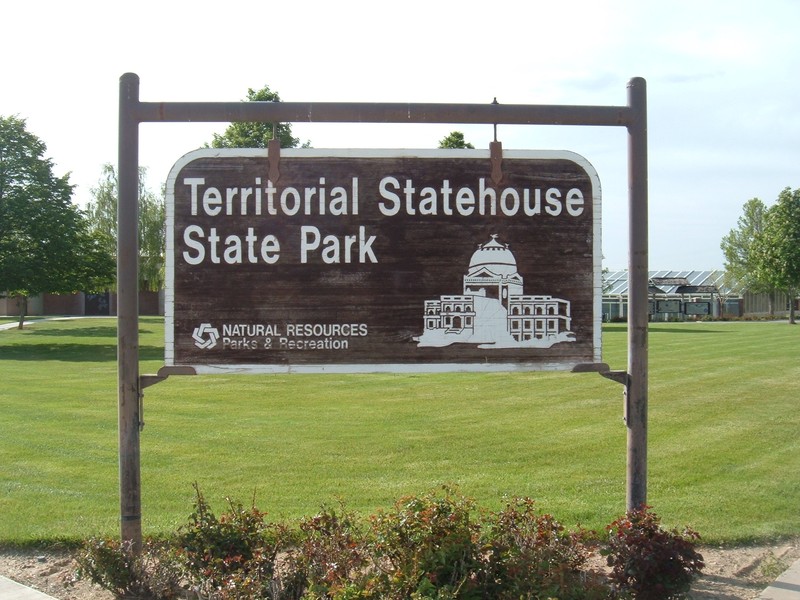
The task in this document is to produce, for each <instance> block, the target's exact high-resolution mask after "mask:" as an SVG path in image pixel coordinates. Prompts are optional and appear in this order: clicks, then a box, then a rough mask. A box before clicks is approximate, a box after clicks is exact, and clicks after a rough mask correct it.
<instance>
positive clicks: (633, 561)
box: [606, 506, 704, 600]
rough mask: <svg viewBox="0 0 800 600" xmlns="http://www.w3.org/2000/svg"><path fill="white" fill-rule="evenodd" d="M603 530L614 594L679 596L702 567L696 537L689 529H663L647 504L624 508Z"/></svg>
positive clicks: (647, 599) (660, 599)
mask: <svg viewBox="0 0 800 600" xmlns="http://www.w3.org/2000/svg"><path fill="white" fill-rule="evenodd" d="M606 529H607V531H608V550H607V551H606V553H607V556H608V558H607V561H608V565H609V566H610V567H612V572H611V575H610V579H611V582H612V586H613V589H614V592H615V593H616V594H617V595H618V596H626V595H630V596H632V597H634V598H636V599H637V600H666V599H669V598H680V597H682V596H684V595H685V594H686V593H687V592H688V591H689V587H690V586H691V583H692V581H693V580H694V578H695V576H697V575H698V574H699V573H700V572H701V571H702V569H703V566H704V565H703V557H702V555H701V554H699V553H698V552H697V551H695V549H694V544H695V542H696V541H697V540H699V539H700V536H699V535H698V534H697V533H696V532H694V531H692V530H691V529H689V528H685V529H684V530H683V531H682V532H679V531H677V530H674V529H673V530H671V531H665V530H664V529H662V528H661V520H660V518H659V517H658V516H656V515H655V514H654V513H652V512H651V510H650V507H649V506H643V507H641V508H638V509H635V510H631V511H628V512H627V513H626V515H625V516H624V517H622V518H620V519H617V520H616V521H614V522H613V523H612V524H611V525H609V526H608V527H607V528H606Z"/></svg>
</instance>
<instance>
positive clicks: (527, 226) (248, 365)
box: [166, 149, 601, 373]
mask: <svg viewBox="0 0 800 600" xmlns="http://www.w3.org/2000/svg"><path fill="white" fill-rule="evenodd" d="M493 166H494V167H495V171H494V173H493ZM498 166H499V167H500V169H499V170H498V169H497V167H498ZM167 188H168V189H167V227H168V231H167V240H168V241H167V251H168V257H167V307H166V317H167V318H166V326H167V333H166V362H167V365H169V366H182V365H186V366H193V367H194V368H195V369H196V370H197V371H198V372H206V373H210V372H224V371H234V372H236V371H241V372H287V371H306V372H328V371H331V372H370V371H446V370H471V371H481V370H512V369H527V370H543V369H572V368H573V367H574V366H575V365H578V364H583V363H598V362H600V321H601V307H600V304H601V301H600V298H601V297H600V290H601V275H600V270H601V265H600V187H599V182H598V179H597V175H596V173H595V172H594V169H593V168H592V167H591V165H589V163H588V162H587V161H586V160H585V159H583V158H581V157H580V156H578V155H575V154H572V153H567V152H532V151H505V152H504V153H503V156H502V163H501V164H497V162H496V161H495V163H494V164H493V163H492V161H491V160H490V156H489V152H488V151H481V150H435V151H397V150H391V151H384V150H358V151H352V150H338V151H337V150H314V149H297V150H283V151H282V152H281V156H280V159H279V161H278V160H275V159H274V157H273V159H272V160H271V161H270V160H268V156H267V152H266V151H265V150H213V149H206V150H198V151H196V152H192V153H190V154H188V155H186V156H185V157H183V158H182V159H181V160H180V161H179V162H178V163H177V164H176V165H175V166H174V167H173V170H172V172H171V174H170V178H169V181H168V185H167Z"/></svg>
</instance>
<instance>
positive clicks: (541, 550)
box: [483, 498, 609, 599]
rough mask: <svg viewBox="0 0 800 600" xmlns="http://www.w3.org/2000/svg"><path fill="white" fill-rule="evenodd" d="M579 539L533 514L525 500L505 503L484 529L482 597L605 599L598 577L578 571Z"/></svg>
mask: <svg viewBox="0 0 800 600" xmlns="http://www.w3.org/2000/svg"><path fill="white" fill-rule="evenodd" d="M584 537H585V534H584V532H580V531H579V532H577V533H567V532H566V530H565V529H564V527H563V526H562V525H561V524H560V523H559V522H558V521H556V520H555V519H554V518H553V517H552V516H550V515H547V514H544V515H540V514H538V513H537V512H536V509H535V505H534V502H533V500H531V499H530V498H518V499H514V500H512V501H510V502H508V503H507V505H506V507H505V509H503V510H502V511H500V512H498V513H494V514H491V515H489V518H488V520H487V523H486V525H485V527H484V533H483V556H484V557H485V558H484V560H485V567H484V572H483V576H484V579H485V581H484V584H483V590H484V594H485V597H490V598H498V599H504V598H508V599H512V598H515V599H516V598H551V597H553V598H593V597H596V598H601V597H606V596H607V595H608V592H609V589H608V586H606V585H605V584H604V582H603V581H602V580H601V579H600V577H599V576H596V575H593V574H591V573H589V572H586V571H582V570H581V569H582V568H583V567H584V566H585V564H586V560H587V556H588V551H587V549H586V547H585V545H584V543H583V538H584Z"/></svg>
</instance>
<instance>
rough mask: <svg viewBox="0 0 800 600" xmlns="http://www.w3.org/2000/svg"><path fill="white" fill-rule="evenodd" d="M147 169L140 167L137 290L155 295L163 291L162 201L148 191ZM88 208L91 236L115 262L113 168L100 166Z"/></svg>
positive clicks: (115, 186)
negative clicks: (101, 170) (99, 174)
mask: <svg viewBox="0 0 800 600" xmlns="http://www.w3.org/2000/svg"><path fill="white" fill-rule="evenodd" d="M146 178H147V169H146V168H145V167H139V223H138V231H139V289H140V290H148V291H153V292H155V291H158V290H160V289H162V288H163V287H164V283H165V278H164V261H165V249H166V231H165V229H164V218H165V212H164V199H163V194H162V195H161V196H160V197H159V196H157V195H156V194H155V193H153V192H152V191H150V190H149V189H148V188H147V183H146ZM91 193H92V200H91V201H90V202H89V204H88V206H87V212H88V215H89V223H90V227H91V230H92V232H93V234H94V235H95V236H96V237H97V239H98V240H100V241H101V243H102V244H103V247H104V248H105V251H106V252H107V253H108V254H109V256H112V257H113V258H114V260H115V261H116V256H117V204H118V202H119V183H118V178H117V173H116V171H115V169H114V167H113V165H110V164H108V163H107V164H105V165H103V172H102V175H101V176H100V181H99V182H98V184H97V187H95V188H92V190H91Z"/></svg>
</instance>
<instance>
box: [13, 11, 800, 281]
mask: <svg viewBox="0 0 800 600" xmlns="http://www.w3.org/2000/svg"><path fill="white" fill-rule="evenodd" d="M0 15H2V35H0V57H2V60H0V115H3V116H9V115H18V116H20V117H22V118H24V119H26V120H27V124H28V130H29V131H30V132H32V133H34V134H35V135H37V136H39V137H40V138H41V139H42V140H43V141H44V142H45V143H46V144H47V148H48V151H47V154H48V156H49V157H50V158H52V159H53V161H54V162H55V165H56V174H58V175H61V174H63V173H65V172H70V173H71V179H70V181H71V182H72V183H73V184H76V185H77V188H76V192H75V196H74V199H75V201H76V202H77V203H79V204H81V205H85V203H86V202H87V201H88V200H89V199H90V198H91V195H90V194H91V188H92V187H94V186H95V185H96V184H97V181H98V179H99V177H100V174H101V168H102V165H103V163H106V162H110V163H114V164H116V160H117V124H118V114H117V107H118V95H119V78H120V76H121V75H122V74H123V73H126V72H133V73H136V74H138V75H139V77H140V80H141V85H140V98H141V100H143V101H165V102H175V101H220V102H229V101H238V100H242V99H244V98H245V96H246V94H247V89H248V88H256V89H258V88H261V87H262V86H264V85H269V86H270V88H271V89H272V90H273V91H277V92H278V93H279V94H280V96H281V99H282V100H284V101H291V102H339V101H341V102H351V101H352V102H454V103H484V102H486V103H489V102H491V101H492V100H493V98H495V97H496V98H497V99H498V101H499V102H501V103H508V104H589V105H617V106H618V105H625V104H626V103H627V89H626V88H627V83H628V81H629V79H630V78H632V77H635V76H640V77H644V78H645V79H646V80H647V90H648V111H649V166H650V172H649V197H650V204H649V215H650V248H649V264H650V267H651V269H711V268H721V267H722V266H723V257H722V254H721V251H720V249H719V244H720V239H721V238H722V236H723V235H725V234H726V233H727V232H728V231H729V230H730V229H731V228H733V227H735V226H736V221H737V219H738V218H739V216H740V215H741V209H742V206H743V204H744V203H745V202H746V201H747V200H748V199H750V198H753V197H758V198H761V199H762V200H763V201H764V202H766V203H767V204H772V203H773V202H774V201H775V199H776V198H777V196H778V194H779V192H780V191H781V190H782V189H783V188H785V187H791V188H792V189H795V188H798V187H800V79H798V77H797V74H798V73H800V39H798V36H797V26H798V23H800V2H796V1H795V0H765V1H764V2H758V3H756V2H752V0H748V1H740V0H713V1H702V0H686V1H682V0H679V1H674V0H673V1H672V2H649V1H644V0H639V1H633V0H631V1H627V0H613V1H602V0H592V1H589V0H587V1H569V0H561V1H560V2H549V1H548V2H545V1H538V0H527V1H521V0H512V1H506V0H493V1H491V2H473V1H471V0H457V1H453V2H450V1H446V2H445V1H437V0H427V1H425V2H419V1H417V0H411V1H407V0H403V1H400V2H389V3H387V2H375V1H371V2H353V1H330V0H328V1H316V0H307V1H305V2H304V1H302V0H296V1H294V2H274V1H271V2H262V1H258V0H248V1H239V0H225V1H224V2H210V1H206V0H194V1H192V2H183V1H181V2H176V1H170V0H158V1H150V0H138V1H137V2H108V1H103V2H94V1H81V0H74V1H73V2H64V1H63V0H58V1H51V0H44V1H41V0H40V1H36V2H8V3H4V4H3V9H2V12H1V13H0ZM225 126H226V124H225V123H219V124H216V123H214V124H209V123H205V124H143V125H141V127H140V163H141V164H142V165H144V166H147V167H148V174H149V176H148V182H149V187H151V188H152V189H154V190H158V189H160V187H161V184H162V183H163V182H165V181H166V178H167V174H168V173H169V170H170V168H171V167H172V165H173V164H174V163H175V162H176V161H177V160H178V159H179V158H180V157H181V156H182V155H184V154H186V153H187V152H189V151H191V150H193V149H195V148H197V147H200V146H202V145H203V144H204V143H206V142H209V141H210V140H211V135H212V133H213V132H220V133H221V132H222V131H224V129H225ZM453 130H459V131H463V132H464V133H465V136H466V139H467V141H469V142H471V143H472V144H474V145H475V147H476V148H488V143H489V142H490V141H491V140H492V136H493V132H492V128H491V126H467V125H380V126H377V125H363V124H362V125H346V124H308V123H307V124H295V125H294V126H293V131H294V134H295V136H296V137H299V138H300V139H301V140H302V141H306V140H309V141H310V142H311V144H312V145H313V146H314V147H316V148H325V147H337V148H341V147H353V148H433V147H436V146H437V145H438V141H439V140H440V139H442V138H443V137H445V136H446V135H447V134H448V133H449V132H450V131H453ZM498 139H499V140H500V141H502V142H503V146H504V148H520V149H545V150H570V151H573V152H577V153H578V154H581V155H582V156H584V157H585V158H586V159H587V160H588V161H589V162H590V163H592V164H593V165H594V167H595V169H596V170H597V172H598V174H599V177H600V181H601V185H602V203H603V208H602V210H603V255H604V265H605V266H607V267H609V268H611V269H616V268H625V267H626V266H627V263H628V235H627V212H628V208H627V193H628V192H627V155H626V153H627V139H626V132H625V130H624V128H590V127H556V126H535V127H534V126H526V127H522V126H517V127H511V126H500V127H498Z"/></svg>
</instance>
